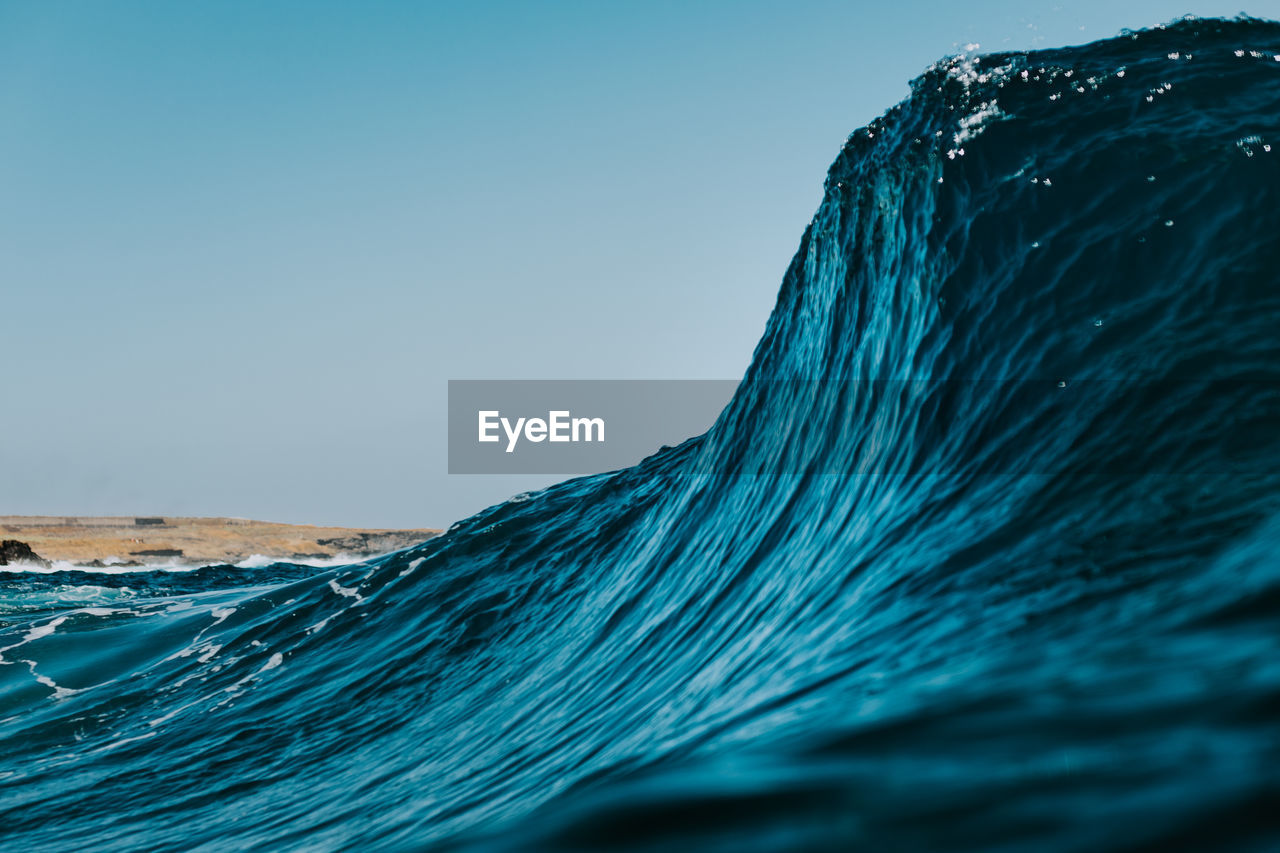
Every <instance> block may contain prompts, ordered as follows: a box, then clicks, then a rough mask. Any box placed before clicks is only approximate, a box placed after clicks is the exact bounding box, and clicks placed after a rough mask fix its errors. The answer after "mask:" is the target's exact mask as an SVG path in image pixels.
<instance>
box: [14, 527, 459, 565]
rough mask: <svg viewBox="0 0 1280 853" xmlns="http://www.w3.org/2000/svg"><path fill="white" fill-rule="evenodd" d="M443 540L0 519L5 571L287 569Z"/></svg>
mask: <svg viewBox="0 0 1280 853" xmlns="http://www.w3.org/2000/svg"><path fill="white" fill-rule="evenodd" d="M439 533H440V531H439V530H435V529H430V528H422V529H411V530H396V529H362V528H348V527H317V526H312V525H305V524H277V523H274V522H266V521H252V520H249V519H243V518H178V517H160V516H120V517H115V516H93V517H89V516H0V537H3V539H2V541H0V566H5V565H21V564H25V565H34V566H38V567H40V568H44V569H48V568H50V567H51V566H52V565H53V563H54V562H67V563H71V564H73V565H75V566H78V567H85V568H106V567H116V568H122V567H130V566H132V567H145V566H148V565H166V566H172V565H180V566H204V565H220V564H228V563H231V564H234V563H239V562H242V561H244V560H248V559H250V558H255V557H259V558H265V559H267V560H269V561H282V562H307V561H314V560H334V559H345V558H350V559H352V560H358V559H362V558H364V557H368V556H371V555H374V554H382V553H385V552H387V551H395V550H398V549H400V548H407V547H409V546H411V545H415V544H417V543H419V542H422V541H423V540H426V539H430V538H431V537H433V536H436V535H438V534H439Z"/></svg>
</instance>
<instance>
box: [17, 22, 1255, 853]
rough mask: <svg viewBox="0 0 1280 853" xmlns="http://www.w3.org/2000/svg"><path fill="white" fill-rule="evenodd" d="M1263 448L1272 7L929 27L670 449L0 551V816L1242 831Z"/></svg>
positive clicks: (609, 827)
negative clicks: (386, 503) (466, 503)
mask: <svg viewBox="0 0 1280 853" xmlns="http://www.w3.org/2000/svg"><path fill="white" fill-rule="evenodd" d="M850 85H856V81H850ZM739 178H740V179H749V177H748V176H739ZM672 310H678V306H673V307H672ZM815 380H816V381H815ZM1278 461H1280V25H1277V24H1274V23H1269V22H1264V21H1258V20H1237V21H1216V20H1214V21H1209V20H1186V21H1180V22H1177V23H1174V24H1171V25H1168V26H1166V27H1162V28H1157V29H1154V30H1147V31H1142V32H1135V33H1126V34H1123V35H1122V36H1120V37H1118V38H1116V39H1112V40H1108V41H1102V42H1097V43H1093V44H1088V45H1084V46H1080V47H1074V48H1066V49H1061V50H1049V51H1040V52H1034V53H1007V54H994V55H984V56H960V57H953V58H950V59H948V60H945V61H942V62H940V63H938V64H937V65H936V66H935V67H933V68H931V69H929V70H928V71H926V72H925V73H924V74H923V75H922V76H921V77H920V78H919V79H917V80H916V81H914V83H913V84H912V94H911V96H910V97H909V98H908V99H907V100H906V101H904V102H903V103H902V104H900V105H899V106H897V107H895V108H894V109H892V110H891V111H890V112H888V113H887V114H886V115H885V116H884V117H882V118H881V119H879V120H877V121H876V122H874V123H873V124H871V125H870V126H868V127H866V128H863V129H860V130H858V131H856V132H854V134H853V135H852V136H850V137H849V139H848V141H847V142H846V144H845V146H844V148H843V149H842V150H841V152H840V154H839V156H838V158H837V159H836V161H835V163H834V164H833V165H832V167H831V170H830V173H829V175H828V177H827V181H826V191H825V196H824V199H823V201H822V204H821V206H820V208H819V209H818V211H817V214H816V215H815V217H814V219H813V221H812V223H811V224H810V225H809V227H808V228H807V229H806V230H805V232H804V236H803V238H802V240H801V244H800V248H799V250H798V251H797V253H796V255H795V259H794V260H793V262H792V264H791V266H790V268H789V269H788V271H787V273H786V275H785V278H784V280H783V283H782V287H781V290H780V293H779V296H778V301H777V305H776V307H775V309H774V311H773V314H772V316H771V318H770V320H769V323H768V327H767V329H766V331H765V333H764V335H763V337H762V339H761V341H760V343H759V345H758V347H757V350H756V353H755V356H754V360H753V363H752V365H751V367H750V369H749V371H748V373H747V375H746V376H745V377H744V379H743V380H742V384H741V386H740V388H739V389H738V392H737V394H736V395H735V397H734V399H733V400H732V402H731V403H730V404H729V406H728V407H727V408H726V410H725V411H724V413H723V414H722V415H721V417H720V418H719V420H718V421H717V422H716V424H715V426H714V427H713V428H712V429H711V430H710V431H709V432H708V433H706V434H705V435H703V436H700V437H698V438H695V439H692V440H690V441H688V442H686V443H685V444H683V445H681V446H680V447H677V448H673V449H664V450H663V451H662V452H660V453H658V454H656V455H654V456H652V457H650V458H649V459H647V460H645V461H644V462H642V463H641V464H639V465H637V466H636V467H634V468H631V469H627V470H623V471H619V472H615V473H609V474H602V475H598V476H592V477H585V478H580V479H575V480H571V481H568V482H565V483H562V484H559V485H557V486H554V487H552V488H549V489H547V490H545V491H543V492H540V493H538V494H534V495H529V496H521V497H520V498H517V499H514V500H512V501H511V502H508V503H505V504H502V505H500V506H495V507H492V508H490V509H488V510H486V511H484V512H481V513H479V514H478V515H476V516H474V517H472V518H469V519H466V520H465V521H462V522H460V523H458V524H456V525H455V526H454V527H453V528H452V529H451V530H450V531H449V532H448V533H447V534H446V535H444V536H442V537H440V538H438V539H434V540H431V541H429V542H426V543H423V544H422V545H420V546H418V547H416V548H412V549H409V550H406V551H402V552H399V553H396V554H392V555H388V556H385V557H381V558H378V559H374V560H370V561H367V562H364V563H360V564H356V565H352V566H347V567H342V568H338V569H332V570H326V571H317V570H316V569H313V568H308V567H299V566H289V565H276V566H272V567H267V568H258V569H237V568H234V567H215V568H210V569H205V570H201V571H200V572H193V573H187V574H183V575H176V574H162V573H154V574H150V575H149V574H146V573H143V574H136V575H118V576H116V575H95V574H86V573H71V572H62V573H53V574H7V575H3V576H0V846H3V847H4V848H5V849H11V850H24V851H26V850H51V851H52V850H57V851H65V850H175V849H184V850H185V849H189V850H207V851H222V850H243V849H264V850H324V849H360V850H364V849H387V850H405V849H460V850H525V849H537V850H542V849H551V850H589V849H600V848H615V849H632V850H734V851H738V850H757V851H772V850H849V849H871V850H915V849H948V850H982V851H992V850H1059V851H1077V850H1097V849H1108V850H1140V849H1153V850H1154V849H1170V848H1172V849H1215V850H1267V849H1277V848H1278V847H1280V817H1277V816H1278V815H1280V468H1278V466H1277V462H1278Z"/></svg>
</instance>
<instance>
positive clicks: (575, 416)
mask: <svg viewBox="0 0 1280 853" xmlns="http://www.w3.org/2000/svg"><path fill="white" fill-rule="evenodd" d="M737 387H738V380H736V379H734V380H727V379H535V380H516V379H451V380H449V473H450V474H595V473H599V472H602V471H612V470H615V469H618V468H626V467H628V466H630V465H634V464H636V463H637V462H639V461H640V460H641V459H643V458H645V457H646V456H649V455H651V454H653V453H654V452H656V451H657V450H659V449H660V448H661V447H662V446H663V445H668V446H674V445H677V444H679V443H681V442H682V441H684V440H685V439H688V438H692V437H693V436H695V435H701V434H702V433H704V432H706V431H707V430H708V429H709V428H710V427H711V425H712V424H713V423H715V420H716V417H717V416H718V415H719V414H720V412H721V411H722V410H723V409H724V407H725V405H726V404H727V403H728V402H729V400H730V398H731V397H732V396H733V392H734V391H735V390H736V389H737Z"/></svg>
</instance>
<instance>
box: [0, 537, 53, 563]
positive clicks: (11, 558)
mask: <svg viewBox="0 0 1280 853" xmlns="http://www.w3.org/2000/svg"><path fill="white" fill-rule="evenodd" d="M14 563H29V564H32V565H36V566H40V567H41V568H45V569H47V568H49V566H50V565H51V563H50V562H49V561H48V560H46V559H44V558H43V557H41V556H40V555H39V554H37V553H36V552H35V551H32V550H31V546H30V545H28V544H27V543H26V542H19V541H18V540H17V539H6V540H4V541H3V542H0V566H8V565H12V564H14Z"/></svg>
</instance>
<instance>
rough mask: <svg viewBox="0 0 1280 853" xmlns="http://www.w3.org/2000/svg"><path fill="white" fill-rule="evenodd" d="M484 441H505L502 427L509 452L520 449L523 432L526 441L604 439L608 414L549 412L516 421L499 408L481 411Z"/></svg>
mask: <svg viewBox="0 0 1280 853" xmlns="http://www.w3.org/2000/svg"><path fill="white" fill-rule="evenodd" d="M477 414H478V417H479V421H480V433H479V437H478V438H477V439H476V440H477V441H480V442H490V441H501V440H502V439H501V438H499V436H498V427H499V426H500V427H502V432H503V433H504V434H505V435H506V438H507V453H512V452H514V451H515V449H516V443H517V442H518V441H519V440H520V438H521V436H522V435H523V437H524V438H525V440H526V441H532V442H539V441H604V418H575V417H572V416H571V415H570V413H569V412H567V411H563V410H562V411H558V412H548V413H547V417H546V420H543V419H542V418H516V420H515V423H514V424H513V423H512V422H511V420H510V419H509V418H504V417H502V413H501V412H499V411H497V410H496V409H492V410H489V411H481V412H478V413H477Z"/></svg>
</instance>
